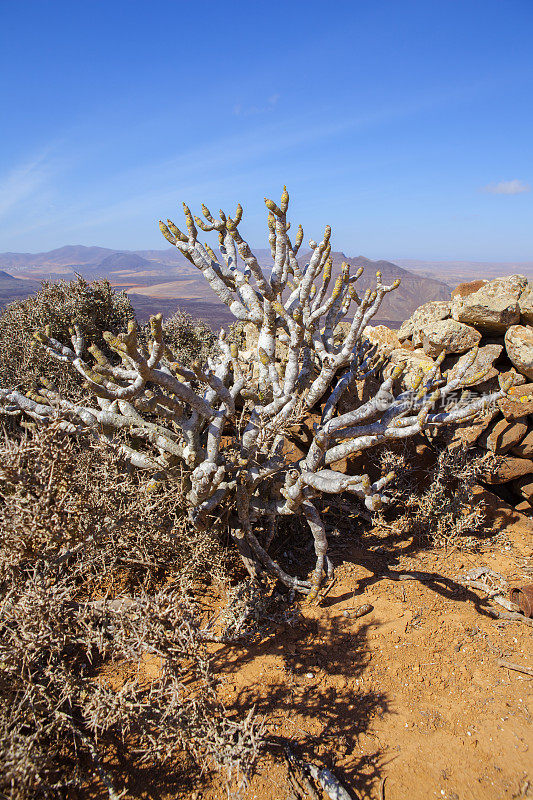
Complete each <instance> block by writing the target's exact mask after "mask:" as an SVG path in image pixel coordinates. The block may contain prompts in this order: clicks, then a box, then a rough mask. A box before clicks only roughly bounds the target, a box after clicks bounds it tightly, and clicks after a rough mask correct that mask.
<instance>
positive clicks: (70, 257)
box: [0, 245, 450, 324]
mask: <svg viewBox="0 0 533 800" xmlns="http://www.w3.org/2000/svg"><path fill="white" fill-rule="evenodd" d="M255 253H256V255H257V257H258V259H259V261H260V263H262V264H264V265H265V269H266V270H267V271H268V270H269V269H270V268H271V266H272V257H271V254H270V250H265V249H256V250H255ZM309 256H310V253H309V252H308V253H305V252H303V253H302V255H301V257H300V259H299V260H300V262H301V263H302V264H304V263H306V261H307V260H308V258H309ZM332 258H333V274H334V277H335V276H336V274H338V272H339V270H340V267H341V264H342V262H343V261H346V262H348V263H349V264H350V266H351V267H352V274H353V273H354V272H355V271H356V269H357V268H358V267H360V266H362V267H364V268H365V272H364V274H363V275H362V277H361V278H360V279H359V281H358V282H357V288H358V290H359V291H360V292H361V293H364V291H365V289H367V288H368V287H370V286H373V285H374V279H375V273H376V271H377V270H378V269H379V270H381V272H382V275H383V281H384V282H385V283H392V281H394V280H395V279H396V278H400V279H401V285H400V287H399V289H397V290H396V291H395V292H393V293H391V294H390V295H388V296H387V297H386V298H385V300H384V302H383V304H382V306H381V308H380V310H379V319H380V320H383V321H385V320H386V321H387V323H390V324H393V323H399V322H402V321H403V320H404V319H407V318H408V317H409V316H410V315H411V314H412V312H413V311H414V310H415V308H417V307H418V306H419V305H421V304H422V303H425V302H427V301H428V300H444V299H447V298H448V297H449V296H450V288H449V287H448V286H447V284H446V283H445V282H443V281H442V280H438V279H435V278H433V277H425V276H423V275H421V274H416V273H414V272H411V271H409V270H407V269H403V268H402V267H400V266H398V265H397V264H393V263H392V262H390V261H371V260H370V259H368V258H365V257H364V256H358V257H357V258H349V257H348V256H346V255H345V254H344V253H341V252H334V253H332ZM1 268H4V269H6V270H9V273H14V274H16V275H19V276H20V277H24V278H31V279H33V281H26V280H23V281H20V280H19V284H21V285H23V286H25V287H27V291H26V294H30V293H31V292H32V291H34V289H33V288H31V284H32V283H34V281H35V279H41V278H52V279H53V278H71V277H73V276H74V274H75V273H79V274H81V275H83V276H84V277H86V278H107V279H108V280H109V281H111V283H112V284H113V285H114V286H116V287H117V288H121V289H125V290H126V291H128V293H129V294H130V297H131V300H132V303H133V305H134V306H135V307H138V308H139V313H141V315H142V316H145V315H147V314H148V313H154V312H155V311H156V310H157V308H158V305H159V306H160V307H161V309H162V310H163V311H165V310H167V309H168V310H170V309H171V308H172V309H174V308H175V307H176V305H178V304H179V305H180V306H181V307H183V308H185V307H187V308H189V307H190V310H191V313H193V310H194V309H197V310H201V311H202V313H203V314H204V315H205V314H206V315H207V316H208V317H209V318H213V319H216V323H217V324H220V323H221V322H222V321H226V318H227V319H230V317H229V316H228V312H227V310H226V309H225V308H222V307H221V304H220V301H219V300H218V298H217V297H216V295H215V294H214V293H213V291H212V290H211V288H210V286H209V285H208V283H207V282H206V281H205V280H204V278H203V276H202V274H201V273H200V272H199V270H197V269H196V267H194V266H193V265H192V264H191V263H190V262H189V261H187V259H186V258H185V257H184V256H183V255H182V254H181V253H180V252H179V250H177V249H176V248H175V247H170V248H167V249H165V250H136V251H129V250H111V249H109V248H106V247H84V246H83V245H68V246H66V247H60V248H58V249H57V250H51V251H49V252H47V253H0V269H1ZM10 277H11V280H16V279H15V278H13V277H12V275H10ZM14 288H16V289H17V291H19V290H20V288H21V287H20V286H18V287H14ZM17 296H20V295H17ZM217 308H218V309H219V311H216V310H215V309H217ZM374 321H375V322H377V321H378V320H374Z"/></svg>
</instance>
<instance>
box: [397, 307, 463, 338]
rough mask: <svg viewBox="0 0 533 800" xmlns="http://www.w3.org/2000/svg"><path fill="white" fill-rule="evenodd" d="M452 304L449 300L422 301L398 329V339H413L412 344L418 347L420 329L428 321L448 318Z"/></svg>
mask: <svg viewBox="0 0 533 800" xmlns="http://www.w3.org/2000/svg"><path fill="white" fill-rule="evenodd" d="M451 308H452V304H451V302H450V301H449V300H432V301H431V302H430V303H424V304H423V305H421V306H420V308H417V309H416V311H415V312H414V314H412V315H411V316H410V317H409V319H407V320H405V322H404V323H403V324H402V326H401V328H400V330H399V331H398V339H399V340H400V342H402V341H403V340H404V339H410V338H411V337H412V339H413V345H414V346H415V347H420V345H421V344H422V331H423V329H424V328H425V326H426V325H428V323H430V322H437V321H438V320H441V319H448V317H449V316H450V313H451Z"/></svg>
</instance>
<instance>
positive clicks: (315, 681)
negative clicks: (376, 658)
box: [214, 611, 388, 794]
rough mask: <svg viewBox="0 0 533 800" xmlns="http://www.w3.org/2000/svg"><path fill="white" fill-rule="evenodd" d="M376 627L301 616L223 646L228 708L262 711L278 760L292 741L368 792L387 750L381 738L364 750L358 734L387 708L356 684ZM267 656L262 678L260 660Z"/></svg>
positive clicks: (300, 753) (219, 656) (220, 661)
mask: <svg viewBox="0 0 533 800" xmlns="http://www.w3.org/2000/svg"><path fill="white" fill-rule="evenodd" d="M304 613H305V611H304ZM373 627H375V626H374V625H369V624H365V623H363V624H360V625H359V626H358V628H357V629H354V628H353V624H352V625H351V624H350V620H348V619H344V618H341V619H329V620H327V622H326V623H323V622H322V621H321V620H318V619H313V618H310V617H306V616H304V617H303V618H302V619H300V621H299V623H298V624H297V626H295V627H287V628H285V629H284V630H282V631H280V630H277V631H274V632H272V633H271V634H267V636H266V637H265V638H264V639H263V640H262V641H261V642H259V643H253V644H252V645H249V646H247V647H245V648H241V647H238V648H237V647H236V648H233V647H227V646H223V647H222V648H221V649H219V650H218V651H217V653H216V654H215V657H214V659H215V667H216V669H217V671H218V672H219V674H221V675H223V676H224V678H223V680H224V682H225V683H226V684H227V685H230V684H233V686H232V689H233V692H232V695H231V699H230V700H229V701H228V700H227V699H226V705H227V707H228V711H229V712H230V713H232V714H233V713H235V714H236V715H239V716H242V715H243V714H246V713H247V711H248V710H249V709H250V708H255V710H256V713H257V714H259V715H260V716H263V717H265V718H266V720H267V731H268V735H267V748H268V751H269V753H270V754H271V755H272V757H273V758H274V759H276V760H281V761H283V760H284V758H285V756H284V746H285V745H289V746H290V748H291V749H292V750H293V752H294V753H295V754H296V756H297V757H299V758H302V759H303V760H304V761H309V762H311V763H315V764H317V765H320V766H327V767H328V768H330V769H331V770H333V771H334V773H335V774H336V776H337V777H338V778H339V780H340V781H341V782H342V783H343V784H344V785H345V786H346V787H347V788H349V789H350V790H352V791H354V792H362V793H363V794H368V791H369V790H370V787H371V786H372V785H374V784H375V781H376V780H377V779H378V778H379V775H380V773H381V770H382V768H383V767H384V765H385V756H384V754H383V753H382V752H381V748H380V747H379V745H377V746H376V747H375V748H374V749H373V751H372V752H363V749H362V748H361V747H360V745H359V738H360V736H361V734H363V733H367V734H368V735H371V731H370V729H371V724H372V719H373V718H374V717H375V716H376V715H379V716H381V715H383V714H385V713H387V711H388V701H387V697H386V695H385V693H384V692H381V691H379V690H376V689H368V688H363V686H359V685H358V683H359V679H360V677H361V676H362V674H363V671H364V669H365V667H366V666H367V665H368V662H369V653H368V647H367V637H368V633H369V631H370V630H371V629H372V628H373ZM266 662H268V666H269V678H268V679H267V681H265V680H264V679H263V675H262V672H263V670H262V666H261V665H262V664H263V665H264V664H265V663H266ZM272 668H273V669H272ZM273 674H274V675H275V679H272V676H273ZM287 711H289V712H290V718H289V720H287V719H286V715H287ZM282 717H285V719H284V720H282ZM287 721H288V723H289V724H288V725H287ZM282 727H283V730H281V728H282ZM340 761H342V763H339V762H340ZM280 789H281V787H280Z"/></svg>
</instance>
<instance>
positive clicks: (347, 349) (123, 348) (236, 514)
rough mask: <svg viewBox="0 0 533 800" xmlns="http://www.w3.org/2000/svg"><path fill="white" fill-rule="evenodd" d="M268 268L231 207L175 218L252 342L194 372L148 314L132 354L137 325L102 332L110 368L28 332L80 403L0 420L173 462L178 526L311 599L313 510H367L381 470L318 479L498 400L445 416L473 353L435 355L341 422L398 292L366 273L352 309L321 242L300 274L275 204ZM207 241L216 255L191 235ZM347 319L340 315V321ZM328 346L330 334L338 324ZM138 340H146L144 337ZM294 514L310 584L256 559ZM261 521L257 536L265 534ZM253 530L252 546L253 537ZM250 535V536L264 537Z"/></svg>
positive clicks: (10, 397) (9, 399) (379, 494)
mask: <svg viewBox="0 0 533 800" xmlns="http://www.w3.org/2000/svg"><path fill="white" fill-rule="evenodd" d="M265 203H266V207H267V210H268V230H269V237H268V238H269V243H270V250H271V255H272V261H273V266H271V267H269V268H265V267H264V266H261V265H260V264H259V260H258V259H257V257H256V256H255V255H254V253H253V252H252V249H251V248H250V246H249V244H248V243H247V242H246V240H245V239H244V238H243V236H242V235H241V232H240V224H241V221H242V216H243V209H242V207H241V206H240V205H238V206H237V210H236V212H235V215H234V216H233V217H231V216H228V215H226V214H225V213H224V212H223V211H220V212H219V216H218V217H215V216H214V215H213V214H212V213H211V212H210V210H209V209H208V208H207V207H206V206H202V212H203V218H200V217H197V216H194V215H193V214H192V212H191V211H190V209H189V208H188V206H186V205H185V204H184V206H183V209H184V214H185V223H186V227H185V230H181V229H180V228H178V227H177V225H175V224H174V222H172V221H171V220H167V223H166V224H165V223H163V222H160V228H161V231H162V233H163V235H164V237H165V238H166V240H167V241H168V242H170V244H172V245H174V246H175V247H177V248H178V250H180V252H181V253H182V254H183V255H184V256H185V257H186V258H187V259H188V260H189V261H190V262H191V263H192V264H194V266H195V267H197V269H198V270H200V272H201V273H202V274H203V276H204V277H205V279H206V281H207V282H208V283H209V285H210V287H211V288H212V289H213V291H214V292H215V294H216V295H217V296H218V297H219V298H220V300H221V301H222V302H223V303H225V304H226V305H227V306H228V308H229V309H230V310H231V312H232V313H233V315H234V316H235V317H236V319H237V320H239V321H241V322H243V323H248V324H250V325H251V326H253V327H254V328H255V329H256V332H257V336H256V344H254V346H253V347H250V348H248V349H243V348H239V347H238V346H237V344H235V343H234V342H231V341H230V340H229V338H228V337H227V336H226V334H225V332H224V331H222V332H221V334H220V336H219V339H218V347H217V348H216V352H213V353H212V354H211V355H209V356H208V357H207V359H206V361H205V363H200V362H199V361H196V362H194V363H192V365H190V366H189V367H185V366H184V365H183V364H182V363H180V361H179V359H178V358H177V357H176V355H175V354H174V353H173V351H172V349H171V347H169V346H168V344H166V343H165V339H164V336H163V330H162V318H161V315H157V316H154V317H152V319H151V341H149V343H148V345H147V346H145V344H144V343H143V342H141V340H140V338H139V337H138V334H137V329H136V325H135V323H134V322H133V321H132V322H130V324H129V327H128V331H127V333H122V334H119V335H118V336H115V335H113V334H111V333H103V336H104V339H105V340H106V342H107V345H108V347H109V348H110V350H111V351H112V352H113V353H114V358H109V357H108V356H106V355H105V354H104V353H103V352H102V351H101V350H100V349H99V348H98V346H97V345H96V344H95V343H94V342H93V343H92V344H90V346H88V347H87V346H86V340H85V336H84V332H83V331H82V329H81V328H80V327H79V326H74V327H73V328H72V330H71V343H70V345H66V344H64V343H63V342H61V341H59V340H58V339H56V338H54V337H53V335H52V331H51V330H50V329H49V328H46V329H45V330H43V331H41V332H39V333H38V334H37V338H38V341H39V342H40V344H41V345H42V347H43V348H44V350H45V351H46V353H48V354H49V355H51V356H53V357H54V358H55V359H56V360H57V361H59V362H62V363H63V364H64V366H65V368H66V369H73V370H76V371H77V372H78V373H79V374H80V375H81V377H82V378H83V380H84V381H85V386H86V388H87V389H88V390H89V391H90V393H91V399H90V400H88V401H87V402H85V403H73V402H72V401H70V400H69V399H68V398H67V397H65V396H64V395H63V394H61V393H60V392H59V391H58V390H57V389H56V388H55V387H54V386H52V385H51V384H50V383H49V382H47V381H45V382H43V387H42V388H41V389H40V390H38V391H36V392H30V393H26V394H23V393H22V392H19V391H17V390H15V389H0V406H1V408H2V410H3V413H4V414H14V415H22V416H23V417H24V418H25V419H29V420H31V421H32V422H33V423H34V424H36V425H48V424H50V423H51V422H52V421H54V423H55V424H60V425H61V426H62V427H63V429H64V430H65V431H66V432H67V433H71V434H90V435H92V436H96V437H98V438H100V439H103V440H104V441H108V442H110V443H112V444H114V445H115V446H118V447H119V449H120V452H121V454H122V456H124V457H125V458H127V459H128V460H129V461H130V462H131V464H132V465H134V466H135V467H139V468H141V469H148V470H153V472H154V473H155V476H156V478H157V477H161V475H162V473H166V474H167V475H170V474H171V473H172V470H173V469H174V468H175V466H176V465H177V464H179V463H182V464H183V463H185V464H186V465H187V468H188V470H189V478H188V491H187V502H188V506H189V509H190V511H189V514H190V518H191V520H192V521H193V522H194V524H195V525H196V526H197V527H198V528H205V527H206V526H207V525H209V524H210V520H213V518H218V519H223V520H226V521H227V525H228V527H229V529H230V531H231V535H232V537H233V540H234V541H235V543H236V545H237V547H238V549H239V552H240V554H241V556H242V559H243V561H244V563H245V565H246V567H247V569H248V570H249V572H250V573H251V575H252V576H254V577H255V578H259V577H260V575H261V573H265V572H266V573H270V574H273V575H275V576H277V577H278V578H279V580H281V581H282V582H283V583H284V584H285V585H286V586H288V587H291V588H293V589H295V590H297V591H299V592H302V593H305V594H307V595H308V596H309V597H310V598H312V597H314V596H316V594H317V592H318V591H319V587H320V585H321V582H322V580H323V579H324V576H328V577H330V576H331V575H332V574H333V566H332V563H331V561H330V560H329V558H328V555H327V547H328V543H327V537H326V531H325V527H324V522H323V520H322V518H321V515H320V513H319V510H318V507H317V504H316V499H317V498H318V497H319V496H321V495H324V494H339V493H341V492H349V493H351V494H352V495H355V496H356V497H358V498H360V499H361V500H362V501H363V502H364V503H365V505H366V507H367V508H368V509H369V510H375V509H377V508H378V507H380V506H381V505H382V504H384V503H386V502H387V501H388V499H389V498H388V495H387V489H388V487H390V486H391V484H392V482H393V481H394V477H395V476H394V472H389V473H388V474H385V475H382V476H381V477H380V478H379V479H378V480H376V481H374V482H372V481H371V480H370V478H369V476H368V475H366V474H362V475H345V474H343V473H341V472H338V471H336V470H335V469H332V465H334V464H335V463H336V462H338V461H339V460H340V459H343V458H345V457H347V456H353V455H355V454H359V453H362V452H363V451H365V450H368V449H370V448H373V447H375V446H376V445H378V444H381V443H385V442H393V441H395V440H398V439H405V438H407V437H411V436H414V435H415V434H418V433H420V432H421V431H423V430H424V429H425V428H427V427H428V426H433V427H434V426H440V425H448V424H451V423H459V422H462V421H464V420H466V419H469V418H472V417H473V416H475V415H476V414H477V413H478V412H479V411H482V410H483V409H484V408H485V407H487V406H488V405H489V404H490V403H493V402H495V401H496V400H497V399H499V398H500V397H503V396H504V395H505V394H506V392H507V390H508V388H509V387H508V386H504V387H503V389H501V390H500V391H498V392H494V393H492V394H490V395H486V396H485V397H480V398H478V399H472V400H470V401H468V402H467V403H462V402H460V401H458V402H457V403H452V404H451V406H450V403H446V404H445V406H446V407H445V410H439V409H442V407H443V405H444V403H443V401H445V400H446V399H449V398H450V397H455V396H457V390H458V389H460V388H462V387H464V386H468V385H470V384H472V383H474V382H475V381H477V380H479V379H480V375H481V373H478V374H476V375H475V376H474V377H473V378H472V377H470V378H469V379H468V380H467V378H466V377H465V376H466V375H467V373H468V371H469V370H470V368H471V367H472V365H473V363H474V361H475V358H476V353H477V351H476V350H472V352H471V353H470V354H469V356H468V358H466V359H465V360H464V362H463V364H462V366H461V368H460V369H457V368H456V369H455V371H454V372H453V373H446V374H445V375H442V374H441V370H440V365H441V363H442V358H443V356H442V357H440V358H437V359H436V362H435V364H434V366H433V368H432V369H431V370H430V371H429V372H427V373H426V374H424V373H422V372H420V373H419V374H418V376H417V377H416V378H415V379H414V382H413V384H412V386H411V388H410V389H409V390H402V389H401V388H400V389H396V387H397V386H398V385H399V383H400V382H399V378H400V377H401V375H402V373H403V372H404V370H405V365H403V364H402V365H399V366H397V367H396V368H395V369H394V371H393V372H392V374H391V375H390V376H389V377H388V378H386V379H383V380H381V382H380V381H378V388H377V390H376V392H375V393H374V394H373V396H371V397H370V398H369V399H368V400H367V401H366V402H363V403H362V404H361V405H359V407H357V408H355V409H354V410H350V411H347V412H345V413H341V412H340V411H339V402H340V401H341V399H343V398H345V397H346V396H347V395H348V394H349V393H350V389H351V387H353V385H354V383H355V382H356V381H358V380H362V379H365V378H367V377H369V376H370V375H376V376H379V375H380V368H381V367H382V366H383V359H382V358H380V357H379V355H378V354H377V353H376V349H375V347H373V346H372V345H371V344H370V342H369V341H368V340H367V338H366V337H365V335H364V329H365V326H366V325H368V323H369V322H370V320H371V319H372V317H374V315H375V314H376V313H377V311H378V309H379V307H380V305H381V302H382V300H383V298H384V297H385V295H386V294H388V293H389V292H392V291H393V290H394V289H396V288H397V286H398V284H399V281H398V280H397V281H395V282H394V283H392V284H391V285H385V284H383V282H382V278H381V274H380V273H379V272H378V273H377V274H376V282H375V287H374V289H367V290H366V292H365V293H364V295H363V296H362V297H360V296H359V295H358V293H357V290H356V288H355V284H356V281H357V279H358V278H359V277H360V275H361V273H362V269H359V270H358V271H357V272H356V273H355V275H350V269H349V266H348V265H347V264H344V265H343V267H342V270H341V273H340V274H339V275H338V277H337V278H336V279H335V280H332V259H331V255H330V253H331V228H330V227H329V226H327V227H326V229H325V231H324V235H323V237H322V239H321V240H320V241H319V242H317V241H314V240H311V241H310V242H309V248H310V255H309V257H308V258H307V259H306V262H305V263H302V260H301V259H300V260H298V252H299V250H300V247H301V245H302V242H303V229H302V227H301V226H299V227H298V229H297V231H296V234H295V236H294V238H291V236H290V234H289V231H290V227H291V226H290V222H289V221H288V219H287V211H288V207H289V195H288V193H287V190H286V189H284V190H283V193H282V196H281V200H280V202H279V205H278V204H277V203H275V202H274V201H273V200H269V199H266V200H265ZM199 229H200V230H202V231H204V232H206V233H209V232H214V233H215V234H218V241H219V247H218V251H215V250H214V249H212V248H211V247H210V245H209V244H204V243H202V242H201V241H200V239H199V233H198V231H199ZM352 309H353V310H354V313H353V317H352V316H351V314H349V312H351V311H352ZM350 318H351V322H350V323H349V325H346V323H345V324H344V326H343V328H344V330H345V331H346V332H345V334H344V335H343V336H342V338H341V340H340V342H339V338H338V337H336V336H335V332H336V330H337V329H338V327H339V324H340V323H341V321H343V320H345V319H350ZM149 338H150V337H149ZM311 409H315V411H316V410H317V409H318V410H319V413H320V421H319V422H318V423H316V424H315V425H314V430H313V435H312V439H311V441H310V444H309V446H308V450H307V452H305V454H304V455H303V456H302V457H301V458H300V459H299V460H298V461H297V462H290V461H289V459H288V458H287V457H286V456H285V455H284V444H285V442H286V433H287V430H288V428H289V427H290V426H291V425H294V422H295V420H297V419H299V418H301V415H302V413H305V412H306V411H310V410H311ZM285 515H301V516H303V517H304V518H305V520H307V523H308V525H309V529H310V531H311V534H312V536H313V539H314V548H315V553H316V564H315V568H314V571H313V572H312V574H311V576H310V577H306V576H305V575H304V576H302V575H289V574H288V573H287V572H286V571H285V569H284V568H283V567H282V566H281V565H280V563H279V562H278V561H276V560H275V559H274V558H272V556H271V555H270V554H269V552H268V545H269V542H270V541H271V538H272V537H271V534H270V533H269V531H271V530H272V528H273V526H274V525H275V522H276V519H277V518H278V517H280V516H285ZM265 523H266V524H265ZM261 527H264V529H265V530H266V531H267V533H266V534H265V535H264V536H263V535H262V534H261V533H260V532H259V529H260V528H261ZM262 537H263V538H262Z"/></svg>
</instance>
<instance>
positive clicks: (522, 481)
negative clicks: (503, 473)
mask: <svg viewBox="0 0 533 800" xmlns="http://www.w3.org/2000/svg"><path fill="white" fill-rule="evenodd" d="M513 489H514V490H515V492H516V493H517V494H519V495H520V496H521V497H524V498H525V499H526V500H529V501H531V500H533V478H532V477H531V475H524V477H523V478H518V480H516V481H514V483H513Z"/></svg>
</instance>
